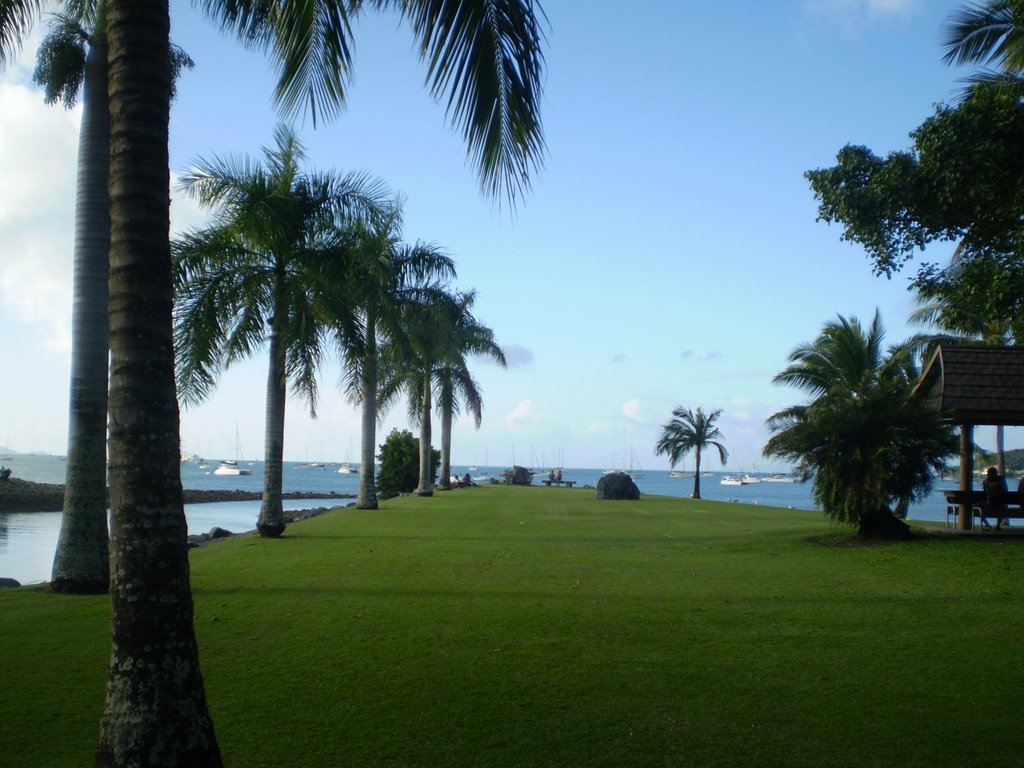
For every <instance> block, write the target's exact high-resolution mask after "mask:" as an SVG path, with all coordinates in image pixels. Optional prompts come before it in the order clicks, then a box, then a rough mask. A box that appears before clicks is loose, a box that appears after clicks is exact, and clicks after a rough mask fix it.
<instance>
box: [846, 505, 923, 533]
mask: <svg viewBox="0 0 1024 768" xmlns="http://www.w3.org/2000/svg"><path fill="white" fill-rule="evenodd" d="M857 535H858V536H860V537H861V538H862V539H885V540H895V541H901V540H903V539H909V538H912V537H913V534H912V533H911V531H910V526H909V525H907V524H906V523H905V522H903V521H902V520H900V519H899V518H898V517H896V515H894V514H893V512H892V510H891V509H889V507H886V506H882V507H879V508H878V509H877V510H875V511H873V512H869V513H867V514H863V513H862V514H861V516H860V524H859V527H858V530H857Z"/></svg>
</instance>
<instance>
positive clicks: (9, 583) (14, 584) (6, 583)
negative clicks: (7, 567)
mask: <svg viewBox="0 0 1024 768" xmlns="http://www.w3.org/2000/svg"><path fill="white" fill-rule="evenodd" d="M20 586H21V582H20V581H18V580H17V579H9V578H7V577H6V576H4V577H3V578H0V589H17V588H18V587H20Z"/></svg>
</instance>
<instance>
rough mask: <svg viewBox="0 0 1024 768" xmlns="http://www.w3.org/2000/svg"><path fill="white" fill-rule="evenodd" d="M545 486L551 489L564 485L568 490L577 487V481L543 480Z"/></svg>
mask: <svg viewBox="0 0 1024 768" xmlns="http://www.w3.org/2000/svg"><path fill="white" fill-rule="evenodd" d="M541 482H542V483H544V485H546V486H547V487H548V488H550V487H551V486H552V485H564V486H565V487H566V488H572V487H573V486H574V485H576V481H575V480H541Z"/></svg>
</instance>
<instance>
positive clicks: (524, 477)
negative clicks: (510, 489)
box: [502, 466, 533, 485]
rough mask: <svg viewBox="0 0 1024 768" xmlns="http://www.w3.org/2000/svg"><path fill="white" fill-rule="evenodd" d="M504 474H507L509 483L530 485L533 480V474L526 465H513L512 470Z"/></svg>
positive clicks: (506, 478)
mask: <svg viewBox="0 0 1024 768" xmlns="http://www.w3.org/2000/svg"><path fill="white" fill-rule="evenodd" d="M502 474H503V475H505V482H506V483H508V484H509V485H529V484H530V483H531V481H532V480H533V475H531V474H530V470H528V469H527V468H526V467H519V466H516V467H512V469H511V470H510V471H508V472H503V473H502Z"/></svg>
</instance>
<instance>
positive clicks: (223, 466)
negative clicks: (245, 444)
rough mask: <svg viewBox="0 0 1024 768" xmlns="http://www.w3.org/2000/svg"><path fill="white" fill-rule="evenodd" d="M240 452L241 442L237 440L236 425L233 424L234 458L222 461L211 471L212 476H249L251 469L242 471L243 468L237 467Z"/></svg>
mask: <svg viewBox="0 0 1024 768" xmlns="http://www.w3.org/2000/svg"><path fill="white" fill-rule="evenodd" d="M241 452H242V442H241V440H239V439H238V424H235V458H234V459H225V460H224V461H222V462H221V463H220V465H219V466H218V467H217V468H216V469H215V470H213V474H215V475H228V476H236V477H237V476H238V475H251V474H252V470H251V469H244V468H243V467H240V466H238V455H239V454H240V453H241Z"/></svg>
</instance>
